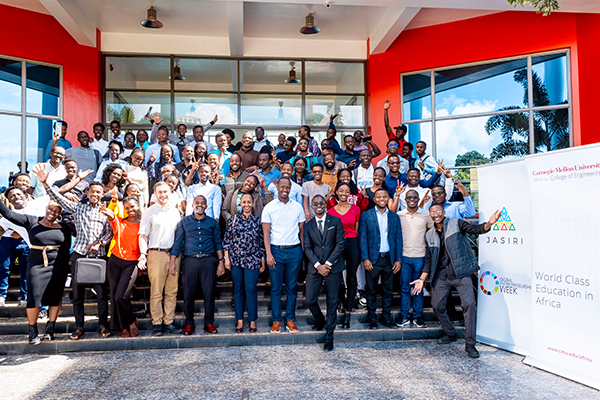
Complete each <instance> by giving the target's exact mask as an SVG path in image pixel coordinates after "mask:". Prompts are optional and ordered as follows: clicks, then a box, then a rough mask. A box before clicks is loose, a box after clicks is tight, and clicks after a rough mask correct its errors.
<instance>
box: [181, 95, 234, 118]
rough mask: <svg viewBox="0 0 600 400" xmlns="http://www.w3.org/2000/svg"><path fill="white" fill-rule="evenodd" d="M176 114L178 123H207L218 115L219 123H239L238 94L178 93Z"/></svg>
mask: <svg viewBox="0 0 600 400" xmlns="http://www.w3.org/2000/svg"><path fill="white" fill-rule="evenodd" d="M175 114H176V115H177V118H176V119H175V122H177V123H178V124H179V123H184V124H186V125H196V124H206V123H208V122H209V121H212V119H213V118H214V117H215V115H218V116H219V120H218V121H217V122H218V123H219V124H223V125H237V123H238V120H237V94H226V93H223V94H220V93H210V94H208V93H203V94H193V93H177V94H175Z"/></svg>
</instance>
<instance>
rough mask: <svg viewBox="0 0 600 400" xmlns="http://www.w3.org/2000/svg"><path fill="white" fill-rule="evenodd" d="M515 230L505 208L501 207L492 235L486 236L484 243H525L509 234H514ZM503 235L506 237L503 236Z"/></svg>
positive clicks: (520, 238)
mask: <svg viewBox="0 0 600 400" xmlns="http://www.w3.org/2000/svg"><path fill="white" fill-rule="evenodd" d="M516 230H517V227H516V226H515V224H514V223H513V221H512V219H511V218H510V215H508V211H506V207H502V211H501V212H500V218H499V219H498V221H496V223H495V224H494V226H493V228H492V232H491V233H492V234H490V235H487V236H486V237H485V239H486V240H485V242H484V243H487V244H494V245H495V244H498V245H511V244H513V245H523V244H524V243H525V241H524V240H523V238H522V237H519V236H516V235H512V234H511V233H512V232H516ZM494 233H496V235H494ZM504 233H506V234H508V235H504ZM497 234H500V235H497Z"/></svg>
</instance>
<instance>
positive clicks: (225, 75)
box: [175, 58, 238, 92]
mask: <svg viewBox="0 0 600 400" xmlns="http://www.w3.org/2000/svg"><path fill="white" fill-rule="evenodd" d="M175 65H178V66H179V68H180V71H181V75H182V77H184V78H185V79H183V80H176V81H175V90H223V91H229V92H231V91H237V86H238V84H237V76H238V72H237V61H235V60H214V59H203V58H181V59H179V58H176V59H175Z"/></svg>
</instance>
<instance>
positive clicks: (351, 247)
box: [340, 238, 361, 312]
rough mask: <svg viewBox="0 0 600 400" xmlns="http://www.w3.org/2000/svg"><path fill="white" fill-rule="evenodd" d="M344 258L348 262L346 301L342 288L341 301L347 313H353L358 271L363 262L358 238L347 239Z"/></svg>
mask: <svg viewBox="0 0 600 400" xmlns="http://www.w3.org/2000/svg"><path fill="white" fill-rule="evenodd" d="M342 257H344V260H345V261H346V300H345V301H344V292H343V287H342V288H340V301H341V302H342V304H344V307H345V308H346V311H348V312H352V308H353V307H354V299H355V298H356V291H357V290H358V280H357V278H356V271H357V270H358V266H359V265H360V261H361V259H360V249H359V246H358V238H346V248H345V249H344V252H343V253H342Z"/></svg>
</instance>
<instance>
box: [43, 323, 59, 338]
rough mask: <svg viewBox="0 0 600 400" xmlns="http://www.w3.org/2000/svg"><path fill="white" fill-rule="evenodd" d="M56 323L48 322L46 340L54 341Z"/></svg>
mask: <svg viewBox="0 0 600 400" xmlns="http://www.w3.org/2000/svg"><path fill="white" fill-rule="evenodd" d="M55 326H56V321H48V322H47V323H46V333H44V340H54V327H55Z"/></svg>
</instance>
